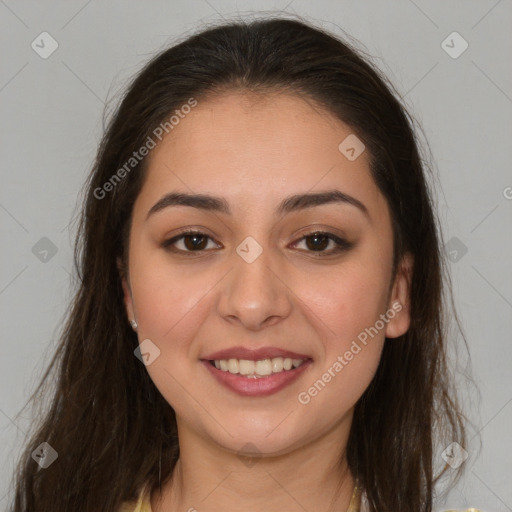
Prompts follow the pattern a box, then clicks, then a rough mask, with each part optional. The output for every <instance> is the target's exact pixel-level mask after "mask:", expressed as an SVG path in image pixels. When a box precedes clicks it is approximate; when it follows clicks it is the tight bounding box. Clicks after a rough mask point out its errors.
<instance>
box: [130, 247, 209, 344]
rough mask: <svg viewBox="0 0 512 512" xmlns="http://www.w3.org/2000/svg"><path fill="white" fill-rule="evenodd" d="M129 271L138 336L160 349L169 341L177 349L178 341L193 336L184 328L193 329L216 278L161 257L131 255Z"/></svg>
mask: <svg viewBox="0 0 512 512" xmlns="http://www.w3.org/2000/svg"><path fill="white" fill-rule="evenodd" d="M131 272H133V278H132V290H133V294H134V299H135V307H136V311H137V320H138V323H139V335H140V336H143V337H145V338H150V339H151V340H154V341H155V343H157V345H159V346H161V348H162V349H165V348H166V347H169V346H170V345H171V344H172V348H173V350H179V349H180V346H181V345H183V343H182V342H180V340H184V339H187V338H188V339H192V337H193V332H190V333H188V331H190V330H191V329H192V330H197V328H198V324H199V322H200V319H198V315H200V314H201V311H202V310H203V308H204V305H205V304H206V303H207V302H208V295H207V294H206V292H207V291H208V290H209V289H210V288H212V287H213V286H214V284H215V282H216V280H215V279H211V276H209V275H208V274H204V273H201V272H192V271H191V270H190V269H187V268H185V266H176V265H175V266H172V265H170V264H169V263H168V262H165V257H163V258H162V256H156V257H150V258H144V257H143V256H142V255H141V257H140V258H134V259H133V265H132V268H131ZM210 281H211V284H209V282H210ZM205 294H206V296H205Z"/></svg>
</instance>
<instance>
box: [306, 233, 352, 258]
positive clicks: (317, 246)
mask: <svg viewBox="0 0 512 512" xmlns="http://www.w3.org/2000/svg"><path fill="white" fill-rule="evenodd" d="M302 241H305V243H306V248H307V251H308V252H317V253H319V254H322V253H325V254H326V255H327V254H334V253H338V252H341V251H345V250H348V249H350V248H351V247H352V246H353V244H352V243H350V242H348V241H347V240H344V239H343V238H340V237H338V236H336V235H334V234H333V233H327V232H323V231H315V232H314V233H311V234H308V235H305V236H303V237H302V238H301V239H300V240H299V242H302ZM331 242H332V244H331V250H328V251H326V250H325V249H326V248H327V247H328V246H329V244H330V243H331Z"/></svg>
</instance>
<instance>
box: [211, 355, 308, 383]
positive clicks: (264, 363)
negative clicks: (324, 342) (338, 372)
mask: <svg viewBox="0 0 512 512" xmlns="http://www.w3.org/2000/svg"><path fill="white" fill-rule="evenodd" d="M306 361H311V359H310V358H305V359H302V358H296V359H295V358H293V359H292V358H291V357H274V358H272V359H270V358H266V359H259V360H257V361H253V360H250V359H236V358H230V359H213V360H208V362H209V363H210V365H211V366H214V367H215V368H216V369H217V370H220V371H221V372H226V373H227V372H229V373H231V374H234V375H239V376H240V377H245V378H247V379H263V378H265V377H268V376H270V375H273V374H279V373H282V372H289V371H292V370H295V369H296V368H299V367H301V366H302V365H303V364H304V363H305V362H306Z"/></svg>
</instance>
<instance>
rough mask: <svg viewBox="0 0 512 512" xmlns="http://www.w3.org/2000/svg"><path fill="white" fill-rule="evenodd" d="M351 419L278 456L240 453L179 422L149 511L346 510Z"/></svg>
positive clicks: (351, 481)
mask: <svg viewBox="0 0 512 512" xmlns="http://www.w3.org/2000/svg"><path fill="white" fill-rule="evenodd" d="M350 423H351V418H350V419H348V418H346V421H345V424H343V423H342V424H338V425H336V427H335V429H332V430H331V431H330V432H328V433H327V434H325V435H324V436H323V437H322V438H321V439H316V440H315V441H312V442H310V443H308V444H306V445H301V446H300V447H297V448H295V449H294V450H290V451H287V452H286V453H284V454H282V455H277V456H270V455H266V454H265V455H262V456H256V457H253V458H249V457H248V458H244V457H241V456H239V455H238V454H237V453H233V452H230V451H227V450H226V449H225V448H223V447H221V446H219V445H218V444H216V443H215V442H212V440H206V439H205V438H204V437H203V436H198V435H197V434H195V433H194V432H192V431H190V430H188V429H187V428H186V427H184V426H183V425H181V429H179V430H181V431H180V458H179V460H178V462H177V464H176V466H175V468H174V472H173V474H172V478H171V479H170V480H169V481H168V482H166V483H165V484H163V487H162V492H157V493H154V494H153V495H152V497H151V507H152V510H153V512H163V511H165V512H171V511H177V510H183V511H188V512H197V511H200V512H210V511H212V512H213V511H218V510H238V509H249V510H251V512H268V511H269V510H287V511H290V512H292V511H297V512H304V510H315V511H318V512H334V511H343V512H345V511H347V510H348V508H349V504H350V502H351V498H352V493H353V490H354V485H355V480H354V478H353V476H352V474H351V472H350V470H349V468H348V465H347V461H346V456H345V448H346V442H347V439H348V433H349V428H350Z"/></svg>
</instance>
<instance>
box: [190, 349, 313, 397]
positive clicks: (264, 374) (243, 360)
mask: <svg viewBox="0 0 512 512" xmlns="http://www.w3.org/2000/svg"><path fill="white" fill-rule="evenodd" d="M200 362H201V363H202V364H203V366H204V367H205V368H206V369H207V371H208V372H209V373H210V375H212V376H213V377H214V379H215V382H217V383H219V384H221V385H222V386H223V387H225V388H228V389H229V390H231V391H233V392H235V393H237V394H238V395H242V396H246V397H247V396H252V397H264V396H268V395H271V394H273V393H277V392H278V391H280V390H282V389H284V388H285V387H287V386H289V385H290V384H292V383H293V382H294V381H295V380H296V379H298V378H299V377H300V376H301V375H302V374H303V373H304V372H306V371H307V369H308V368H309V367H310V366H311V365H312V364H313V359H312V358H311V357H308V356H306V355H304V354H298V353H295V352H289V351H284V350H281V349H277V348H266V349H258V350H249V349H245V348H243V347H238V348H235V349H229V350H223V351H219V352H215V353H214V354H210V355H209V356H207V357H205V358H202V359H201V360H200Z"/></svg>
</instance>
